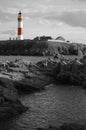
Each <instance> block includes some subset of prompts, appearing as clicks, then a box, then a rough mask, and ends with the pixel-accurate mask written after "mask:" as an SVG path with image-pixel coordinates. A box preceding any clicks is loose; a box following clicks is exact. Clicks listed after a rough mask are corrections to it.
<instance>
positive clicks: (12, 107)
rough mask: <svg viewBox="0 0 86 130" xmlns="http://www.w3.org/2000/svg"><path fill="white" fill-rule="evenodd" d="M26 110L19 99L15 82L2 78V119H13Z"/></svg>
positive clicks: (0, 115) (0, 107)
mask: <svg viewBox="0 0 86 130" xmlns="http://www.w3.org/2000/svg"><path fill="white" fill-rule="evenodd" d="M26 109H27V108H26V107H24V106H23V105H22V103H21V102H20V101H19V99H18V94H17V90H16V89H15V87H14V84H13V82H12V81H11V80H10V79H6V78H4V77H3V78H0V119H4V118H10V117H13V116H15V115H18V114H20V113H22V112H24V111H25V110H26Z"/></svg>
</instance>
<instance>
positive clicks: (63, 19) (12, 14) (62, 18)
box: [0, 0, 86, 43]
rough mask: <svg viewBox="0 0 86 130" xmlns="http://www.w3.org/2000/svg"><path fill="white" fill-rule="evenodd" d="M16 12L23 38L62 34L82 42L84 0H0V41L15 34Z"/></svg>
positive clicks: (85, 16) (85, 27)
mask: <svg viewBox="0 0 86 130" xmlns="http://www.w3.org/2000/svg"><path fill="white" fill-rule="evenodd" d="M19 11H21V12H22V13H23V24H24V38H25V39H32V38H34V37H36V36H43V35H47V36H52V37H53V38H57V37H58V36H63V37H64V38H65V39H66V40H71V41H75V42H84V43H86V0H0V40H5V39H9V37H12V38H13V37H14V38H15V37H17V28H18V21H17V17H18V12H19Z"/></svg>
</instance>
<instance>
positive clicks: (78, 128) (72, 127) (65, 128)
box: [37, 123, 86, 130]
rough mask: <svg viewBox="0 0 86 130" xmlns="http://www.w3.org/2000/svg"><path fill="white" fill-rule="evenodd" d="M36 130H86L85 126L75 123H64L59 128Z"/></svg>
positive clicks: (40, 129) (50, 127)
mask: <svg viewBox="0 0 86 130" xmlns="http://www.w3.org/2000/svg"><path fill="white" fill-rule="evenodd" d="M37 130H86V126H85V125H82V124H77V123H70V124H68V123H64V124H63V125H61V126H60V127H59V128H56V127H52V126H49V128H38V129H37Z"/></svg>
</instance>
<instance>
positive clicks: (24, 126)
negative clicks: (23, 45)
mask: <svg viewBox="0 0 86 130" xmlns="http://www.w3.org/2000/svg"><path fill="white" fill-rule="evenodd" d="M20 99H21V101H22V103H23V104H24V105H26V106H28V107H30V109H29V110H27V111H26V112H25V113H23V114H22V115H19V116H18V117H16V118H14V119H13V120H8V121H6V122H3V121H2V122H0V130H35V129H36V128H38V127H48V126H49V125H52V126H57V127H58V126H60V125H61V124H63V123H64V122H78V123H82V124H83V123H85V122H86V92H85V90H83V89H82V88H80V87H75V86H55V85H50V86H48V87H47V89H46V90H45V91H42V92H39V93H38V92H37V93H34V94H30V95H26V96H23V97H21V98H20ZM3 126H4V127H3Z"/></svg>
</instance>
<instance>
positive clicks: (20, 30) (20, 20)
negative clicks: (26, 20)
mask: <svg viewBox="0 0 86 130" xmlns="http://www.w3.org/2000/svg"><path fill="white" fill-rule="evenodd" d="M18 40H23V15H22V13H21V11H20V12H19V13H18Z"/></svg>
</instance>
